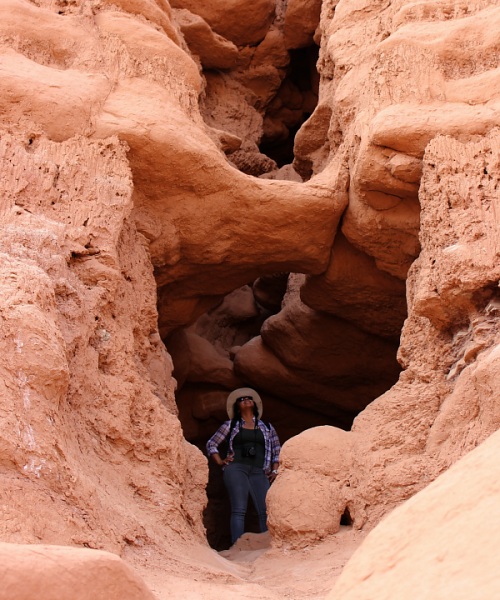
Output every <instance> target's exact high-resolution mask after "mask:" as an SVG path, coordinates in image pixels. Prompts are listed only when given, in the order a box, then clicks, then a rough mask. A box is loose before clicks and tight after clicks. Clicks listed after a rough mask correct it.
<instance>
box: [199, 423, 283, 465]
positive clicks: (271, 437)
mask: <svg viewBox="0 0 500 600" xmlns="http://www.w3.org/2000/svg"><path fill="white" fill-rule="evenodd" d="M257 426H258V428H259V429H260V430H261V431H262V434H263V436H264V447H265V454H264V471H265V472H266V473H269V472H270V471H271V465H272V464H273V463H277V462H279V456H280V451H281V444H280V441H279V438H278V434H277V433H276V429H274V427H273V426H272V425H271V423H269V429H268V428H267V425H266V424H265V423H264V422H263V421H261V420H260V419H259V422H258V424H257ZM230 429H231V421H226V422H225V423H223V424H222V425H221V426H220V427H219V429H217V431H216V432H215V433H214V434H213V436H212V437H211V438H210V439H209V440H208V442H207V452H208V456H212V454H217V453H218V452H219V445H220V444H221V443H222V442H223V441H224V440H225V439H226V438H227V436H228V434H229V430H230ZM239 430H240V423H239V422H237V423H236V425H235V426H234V428H233V430H232V431H231V438H230V439H229V450H228V454H234V450H233V440H234V438H235V436H236V435H237V434H238V432H239Z"/></svg>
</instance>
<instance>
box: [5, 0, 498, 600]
mask: <svg viewBox="0 0 500 600" xmlns="http://www.w3.org/2000/svg"><path fill="white" fill-rule="evenodd" d="M499 22H500V10H499V9H498V7H496V6H495V3H494V2H492V1H491V0H476V1H474V2H468V3H464V2H461V1H458V0H451V1H449V2H447V1H434V2H416V3H413V2H405V1H404V0H400V1H396V2H392V3H386V2H366V1H365V0H341V1H336V0H323V2H322V3H320V2H318V1H312V0H311V1H305V0H302V1H300V0H289V1H288V2H287V1H285V0H276V1H274V0H258V1H257V2H253V3H252V4H248V3H244V2H241V1H240V0H232V1H231V2H211V3H206V2H201V1H198V0H175V1H174V0H172V2H170V3H168V2H167V1H166V0H113V1H111V0H109V1H108V0H85V1H84V0H33V1H28V0H3V2H2V3H1V4H0V75H1V77H0V91H1V93H0V113H1V115H2V123H1V130H0V134H1V135H0V201H1V205H0V217H1V223H2V237H1V240H0V253H1V256H2V260H1V263H0V276H1V287H0V309H1V317H2V319H1V324H2V338H1V340H0V343H1V344H2V353H1V354H2V359H0V371H1V373H2V378H1V380H0V386H1V389H2V394H1V396H2V401H1V404H2V405H1V412H0V419H1V422H0V444H1V450H2V451H1V453H0V454H1V459H0V462H1V465H2V474H1V479H2V486H1V491H0V500H1V504H2V507H5V512H4V514H3V515H2V517H1V519H0V532H1V537H2V540H4V541H8V542H17V543H37V542H43V543H51V544H68V545H71V544H73V545H86V546H90V547H91V548H102V549H106V550H112V551H114V552H116V553H119V554H122V555H123V554H125V553H132V554H134V553H135V554H136V555H140V554H141V552H142V549H143V548H144V546H147V547H148V548H154V549H156V550H157V551H159V552H168V551H173V550H172V548H173V549H175V548H176V544H183V543H190V544H199V543H200V542H201V543H204V541H203V537H204V529H203V523H202V511H203V508H204V506H205V504H206V496H205V492H204V489H205V485H206V481H207V466H206V461H205V459H204V458H203V456H202V455H201V453H200V452H199V451H198V450H197V449H196V448H195V447H194V446H192V445H191V444H189V443H187V442H186V439H185V438H187V439H188V440H190V441H192V442H195V443H196V444H198V445H199V446H201V445H203V443H204V441H205V440H206V438H207V437H208V435H210V433H212V431H213V430H214V428H215V427H216V426H217V424H218V423H219V422H220V421H221V420H222V419H224V416H225V415H224V405H225V397H226V395H227V392H228V390H230V389H231V388H232V387H233V386H237V385H240V384H242V383H243V384H252V385H254V386H255V387H258V388H259V390H260V391H261V392H262V395H263V397H264V400H265V407H266V409H265V410H266V419H270V420H272V421H273V423H274V424H275V425H276V426H277V428H278V430H279V431H280V434H281V436H282V438H283V439H285V440H286V439H289V438H291V439H290V441H289V442H287V444H286V445H285V448H284V451H283V468H282V470H281V473H280V475H279V477H278V479H277V481H276V483H275V484H274V485H273V487H272V490H271V493H270V495H269V525H270V529H271V532H272V535H273V539H274V543H275V545H276V546H280V545H281V546H283V545H285V546H288V547H293V546H295V547H300V546H304V545H305V544H311V543H313V542H316V541H317V540H319V539H322V538H324V537H326V536H328V535H330V534H334V533H335V532H336V531H338V528H339V525H340V523H341V521H342V522H343V523H344V524H348V525H352V526H354V527H355V528H360V527H365V528H366V529H368V528H371V527H373V526H375V525H376V524H377V523H378V521H379V520H380V519H381V518H382V517H383V516H384V515H385V514H386V513H387V512H388V511H389V510H391V509H392V508H394V507H395V506H397V505H398V504H401V503H402V502H404V501H405V500H407V499H408V498H409V497H410V496H412V495H413V494H415V493H417V492H418V491H419V490H421V489H422V488H423V487H424V486H425V485H426V484H428V483H429V482H431V481H433V480H434V479H435V478H436V477H438V475H439V474H440V473H442V472H443V471H445V470H446V469H448V468H449V467H450V466H451V465H452V464H453V463H454V462H455V461H457V460H458V459H459V458H460V457H461V456H463V455H464V454H465V453H466V452H468V451H469V450H471V449H473V448H474V447H475V446H477V445H478V444H480V443H481V442H482V441H483V440H484V439H485V438H486V437H487V436H488V435H490V434H491V433H493V432H494V431H495V430H496V429H498V425H499V423H498V419H499V417H498V409H497V405H496V402H495V390H496V389H497V388H498V383H499V382H498V381H497V379H498V375H497V374H498V372H499V370H498V350H497V346H498V335H499V334H498V325H497V323H498V312H499V310H500V308H499V300H498V281H499V278H500V273H499V267H498V265H499V264H500V262H499V260H498V258H499V257H498V254H499V241H500V236H499V231H498V213H499V207H498V203H499V195H498V187H499V184H500V181H499V175H498V173H499V165H500V132H499V130H498V129H494V127H495V126H497V125H498V123H499V116H500V115H499V111H500V108H499V107H500V104H499V102H500V101H499V94H500V84H499V82H500V76H499V73H498V52H499V50H498V35H497V31H498V25H499ZM318 52H319V55H318ZM317 56H319V58H318V60H317V70H316V68H315V62H316V57H317ZM306 119H307V120H306ZM304 120H306V121H305V123H304ZM296 131H297V135H296V136H295V138H294V134H295V132H296ZM292 141H294V148H293V149H294V156H293V162H292V157H291V156H290V149H291V146H292ZM288 163H290V164H288ZM172 360H173V362H172ZM401 370H402V371H403V372H402V373H400V371H401ZM374 400H375V401H374ZM179 418H180V420H181V421H182V428H181V424H180V421H179ZM353 420H354V425H352V423H353ZM317 425H321V426H322V427H320V428H314V427H315V426H317ZM351 425H352V429H351V431H348V430H349V429H350V428H351ZM304 429H307V431H305V432H304V433H302V434H301V435H296V434H297V433H299V432H301V431H303V430H304ZM293 436H295V437H293ZM33 507H36V510H34V509H33ZM207 526H209V525H207ZM210 526H213V523H212V524H210ZM216 527H217V525H216ZM353 568H354V567H353ZM343 585H344V584H343ZM345 585H347V584H345ZM339 589H340V588H339ZM344 589H347V588H344ZM346 593H347V592H346ZM144 597H146V596H144ZM346 597H347V596H346Z"/></svg>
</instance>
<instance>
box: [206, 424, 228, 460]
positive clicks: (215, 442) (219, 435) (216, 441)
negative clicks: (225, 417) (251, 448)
mask: <svg viewBox="0 0 500 600" xmlns="http://www.w3.org/2000/svg"><path fill="white" fill-rule="evenodd" d="M229 429H230V421H226V422H225V423H223V424H222V425H221V426H220V427H219V429H217V431H216V432H215V433H214V434H213V436H212V437H211V438H210V439H209V440H208V442H207V453H208V456H209V458H211V459H212V460H213V461H214V462H215V464H217V465H219V466H220V467H222V466H223V465H227V464H228V462H231V460H232V457H229V456H228V457H227V458H225V459H223V458H222V457H221V455H220V454H219V445H220V444H221V443H222V442H223V441H224V440H225V439H226V437H227V434H228V433H229Z"/></svg>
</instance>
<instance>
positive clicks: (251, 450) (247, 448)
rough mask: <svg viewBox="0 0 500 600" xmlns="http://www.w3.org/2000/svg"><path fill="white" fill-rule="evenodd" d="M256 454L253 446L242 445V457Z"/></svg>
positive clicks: (251, 456)
mask: <svg viewBox="0 0 500 600" xmlns="http://www.w3.org/2000/svg"><path fill="white" fill-rule="evenodd" d="M256 454H257V452H256V451H255V446H243V451H242V456H243V457H244V458H253V457H254V456H255V455H256Z"/></svg>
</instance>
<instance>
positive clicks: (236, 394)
mask: <svg viewBox="0 0 500 600" xmlns="http://www.w3.org/2000/svg"><path fill="white" fill-rule="evenodd" d="M242 396H252V399H253V401H254V402H255V404H256V405H257V408H258V410H259V419H262V412H263V410H264V408H263V406H262V398H261V397H260V396H259V394H257V392H256V391H255V390H252V388H238V389H237V390H233V391H232V392H231V393H230V394H229V396H228V397H227V403H226V410H227V414H228V416H229V418H230V419H232V418H233V417H234V411H233V405H234V403H235V402H236V400H238V398H241V397H242Z"/></svg>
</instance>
